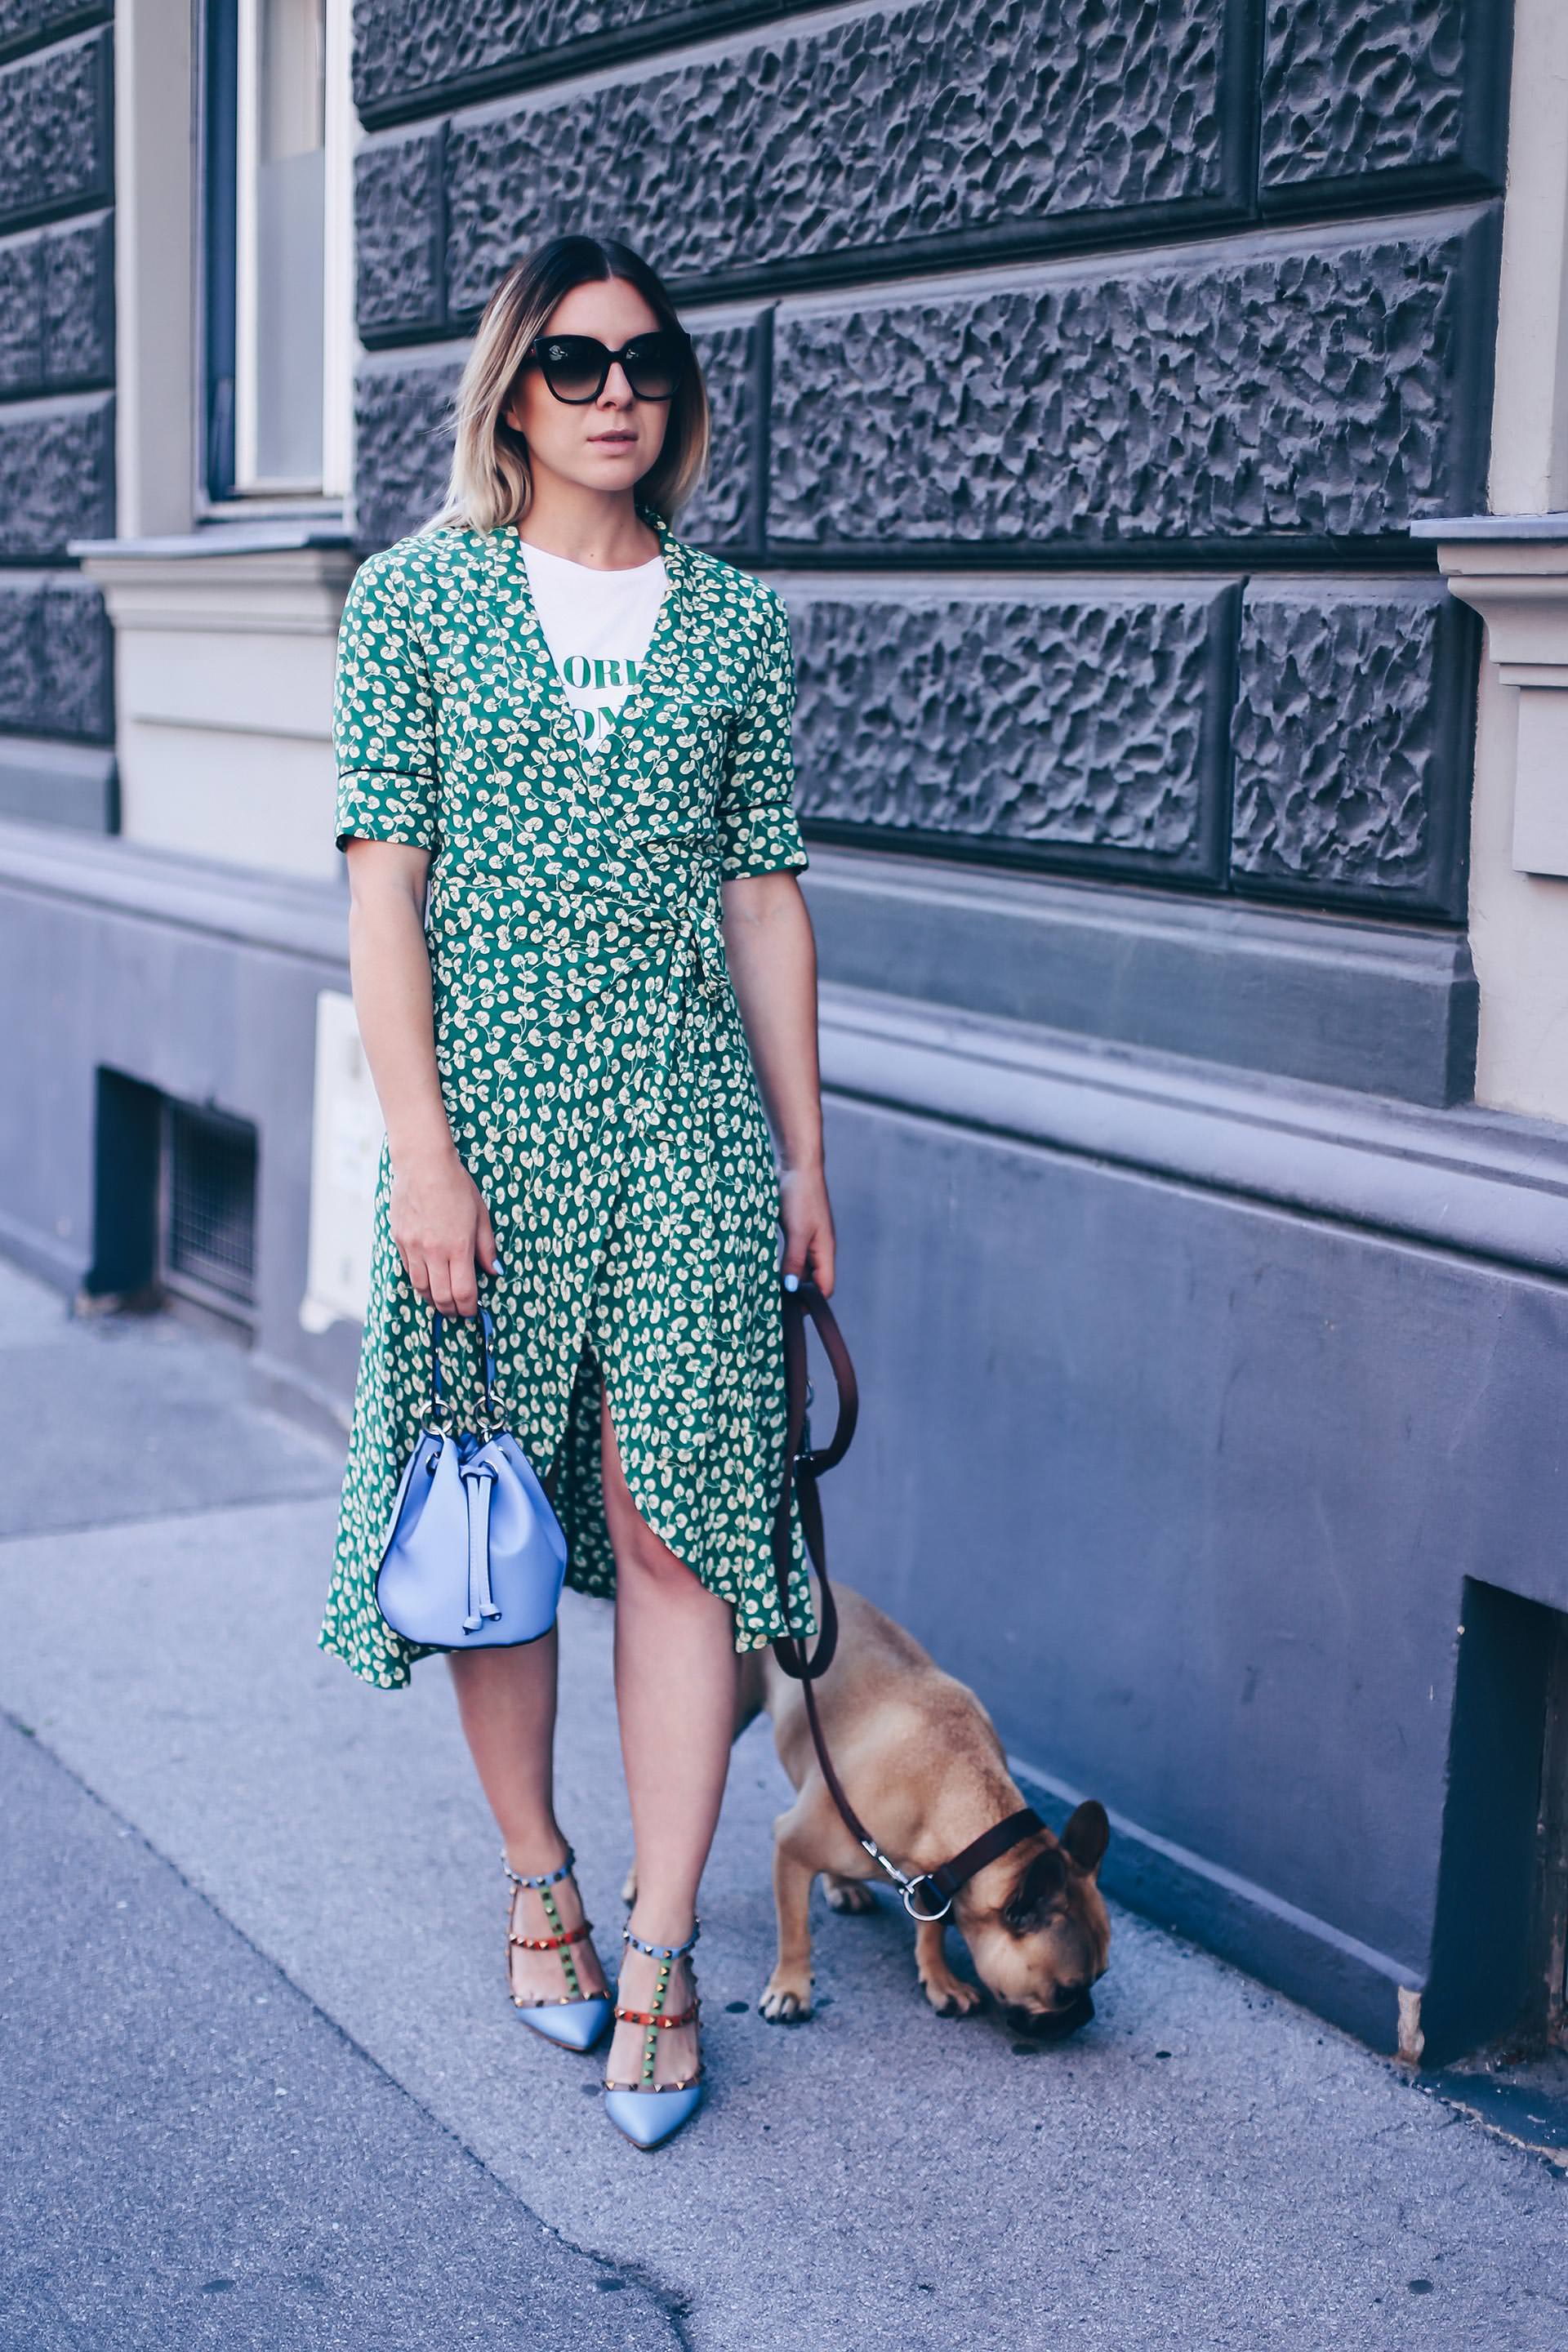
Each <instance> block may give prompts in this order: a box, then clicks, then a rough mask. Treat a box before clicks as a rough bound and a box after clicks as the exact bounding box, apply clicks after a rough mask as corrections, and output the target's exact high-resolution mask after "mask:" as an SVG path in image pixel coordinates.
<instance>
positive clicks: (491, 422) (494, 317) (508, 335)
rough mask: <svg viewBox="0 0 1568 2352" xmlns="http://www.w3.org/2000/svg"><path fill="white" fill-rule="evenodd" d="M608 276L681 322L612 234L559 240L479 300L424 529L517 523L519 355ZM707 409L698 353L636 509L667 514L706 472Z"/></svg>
mask: <svg viewBox="0 0 1568 2352" xmlns="http://www.w3.org/2000/svg"><path fill="white" fill-rule="evenodd" d="M605 278H624V279H625V280H626V283H627V284H628V285H630V286H634V287H635V288H636V289H637V292H638V293H639V294H640V295H641V296H642V297H643V299H644V300H645V301H646V302H647V304H648V306H649V308H650V309H651V310H653V312H654V313H655V315H656V317H657V318H658V322H659V324H660V326H661V327H677V328H678V327H679V324H680V321H679V319H678V317H677V316H676V312H675V306H674V304H673V303H672V302H671V300H670V299H669V296H668V294H667V293H666V291H665V289H664V286H663V284H662V282H661V280H660V279H659V278H658V274H657V273H656V272H655V271H654V270H653V269H651V268H649V266H648V264H647V262H646V261H644V259H643V258H642V256H641V255H640V254H638V253H636V252H634V251H633V250H632V248H631V247H630V246H627V245H622V244H621V243H620V242H619V241H618V240H617V239H615V238H600V237H594V236H556V237H552V238H551V239H550V240H549V241H548V243H546V244H544V245H542V246H539V247H536V249H535V250H534V251H533V252H532V253H531V254H530V255H529V256H528V257H527V258H526V259H525V260H522V261H520V262H518V263H517V264H516V265H515V267H514V268H510V269H509V270H508V271H507V273H506V276H505V277H504V278H502V279H501V281H500V285H499V286H498V287H497V288H496V289H495V291H494V293H493V294H492V295H491V296H490V299H489V301H488V302H487V303H486V304H485V308H484V313H483V316H482V317H481V318H480V320H479V331H478V333H477V334H476V335H475V337H474V343H473V349H472V350H471V351H470V352H469V353H468V362H467V364H466V365H465V367H464V369H463V373H462V378H461V381H460V382H459V383H458V390H457V395H456V398H455V400H454V402H453V407H452V417H451V424H450V428H449V429H450V431H451V433H452V436H453V448H452V471H451V477H450V479H449V481H448V483H447V497H446V500H445V502H444V504H443V505H442V506H441V507H440V508H439V509H437V512H436V513H435V514H433V515H432V516H431V518H430V520H429V521H428V522H427V523H426V525H425V528H426V530H460V529H464V528H467V529H469V530H497V529H498V528H499V527H500V525H502V524H503V523H510V522H516V521H518V520H520V519H521V516H522V515H523V514H525V513H526V512H527V509H528V504H529V501H530V499H531V497H532V495H533V477H532V473H531V468H530V466H529V459H528V444H527V443H526V441H525V440H524V439H523V437H522V435H521V433H520V432H518V430H517V428H516V427H515V425H509V424H508V423H507V420H506V415H505V411H506V409H507V408H508V406H509V405H510V402H511V399H512V395H513V393H514V391H515V388H516V384H517V379H518V375H519V373H520V372H521V367H522V363H523V354H524V352H526V351H527V349H528V347H529V345H530V343H531V342H532V341H533V339H534V337H535V336H536V335H541V334H542V333H543V332H544V330H545V328H546V326H547V324H548V323H549V320H550V316H551V313H552V310H554V309H555V306H556V304H557V303H558V302H559V301H560V300H561V299H562V298H563V296H564V295H566V294H569V293H570V292H571V290H572V289H573V287H574V286H582V285H584V284H589V283H593V282H596V281H601V280H603V279H605ZM709 437H710V409H709V405H708V389H707V386H706V384H705V383H703V381H702V371H701V369H700V366H699V364H698V361H697V355H696V352H691V353H690V356H689V361H688V364H687V369H686V373H685V374H684V375H683V377H682V378H681V381H680V383H679V384H678V385H677V386H676V390H675V395H674V397H673V399H672V400H671V401H670V404H669V421H668V425H667V426H666V428H665V436H664V446H663V447H662V448H661V449H660V451H659V453H658V457H656V458H655V460H654V462H653V464H652V465H651V466H650V467H648V469H647V473H646V474H645V475H644V476H643V477H642V478H641V480H640V481H639V482H638V483H637V501H638V503H639V505H643V506H647V507H651V508H652V509H654V510H655V511H656V512H657V513H658V514H659V515H661V516H662V517H663V518H664V520H666V521H668V520H671V519H672V517H673V516H674V514H675V513H676V511H677V510H678V509H679V508H680V507H682V506H683V505H684V504H685V503H686V500H687V499H689V497H690V496H691V493H692V491H693V490H694V489H695V488H697V486H698V484H699V483H700V481H701V480H702V479H703V478H704V477H705V476H706V473H707V470H708V454H709Z"/></svg>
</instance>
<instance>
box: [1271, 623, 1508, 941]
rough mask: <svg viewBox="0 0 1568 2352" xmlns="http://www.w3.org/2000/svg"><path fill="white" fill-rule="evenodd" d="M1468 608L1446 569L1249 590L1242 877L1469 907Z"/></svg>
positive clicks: (1398, 902) (1358, 899) (1433, 906)
mask: <svg viewBox="0 0 1568 2352" xmlns="http://www.w3.org/2000/svg"><path fill="white" fill-rule="evenodd" d="M1470 618H1471V616H1470V615H1469V614H1467V613H1465V612H1464V610H1463V608H1462V607H1460V606H1458V605H1457V604H1455V603H1454V602H1453V600H1452V599H1451V598H1450V597H1448V596H1447V594H1446V593H1445V591H1444V589H1443V587H1442V584H1441V583H1440V582H1434V583H1431V584H1430V585H1428V584H1427V583H1425V582H1420V583H1415V582H1412V583H1398V584H1394V583H1386V582H1378V583H1373V582H1368V583H1366V584H1365V585H1364V586H1362V587H1356V588H1353V589H1351V588H1346V589H1342V590H1339V591H1335V590H1333V589H1331V588H1330V587H1329V586H1328V585H1327V584H1326V583H1323V584H1317V583H1314V584H1311V585H1305V584H1292V585H1290V586H1289V587H1285V586H1267V587H1263V586H1255V587H1253V588H1252V589H1251V590H1249V591H1248V593H1247V599H1246V602H1245V604H1244V607H1243V612H1242V621H1241V633H1240V651H1239V657H1238V662H1237V693H1236V709H1235V714H1234V718H1233V721H1232V740H1233V744H1234V750H1235V762H1236V776H1235V812H1234V817H1233V822H1232V851H1231V871H1232V877H1233V879H1234V880H1235V882H1236V885H1237V888H1239V889H1254V890H1265V891H1268V892H1270V893H1272V894H1275V895H1280V896H1286V897H1291V898H1311V899H1316V900H1320V901H1322V902H1325V903H1339V904H1350V905H1353V904H1357V903H1362V904H1366V905H1369V906H1377V905H1382V906H1387V907H1390V908H1409V909H1411V910H1412V911H1421V912H1427V913H1435V914H1447V915H1452V916H1455V917H1458V916H1460V915H1462V913H1463V911H1464V898H1463V878H1464V839H1465V822H1464V820H1465V810H1466V805H1467V800H1468V782H1469V756H1470V725H1469V719H1468V709H1469V698H1470V693H1471V688H1472V680H1473V677H1474V672H1475V664H1476V650H1475V637H1474V634H1473V631H1472V629H1471V627H1470V625H1469V624H1470Z"/></svg>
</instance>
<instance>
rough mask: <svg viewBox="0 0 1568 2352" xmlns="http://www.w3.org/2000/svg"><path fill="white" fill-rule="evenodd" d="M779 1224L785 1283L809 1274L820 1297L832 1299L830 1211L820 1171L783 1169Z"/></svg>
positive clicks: (780, 1187) (831, 1227) (825, 1181)
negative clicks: (781, 1230)
mask: <svg viewBox="0 0 1568 2352" xmlns="http://www.w3.org/2000/svg"><path fill="white" fill-rule="evenodd" d="M779 1222H780V1223H781V1224H782V1225H783V1227H784V1263H783V1265H782V1266H781V1267H780V1269H779V1271H780V1272H781V1274H783V1276H784V1280H785V1281H786V1282H787V1281H788V1280H789V1278H790V1276H792V1275H794V1276H796V1277H797V1278H798V1276H801V1275H803V1274H809V1275H810V1276H811V1278H812V1280H813V1282H815V1283H816V1286H817V1288H818V1290H820V1291H821V1293H822V1295H823V1297H824V1298H831V1297H832V1296H833V1259H834V1240H833V1211H832V1210H831V1209H830V1208H829V1206H828V1204H827V1179H826V1176H825V1175H824V1174H823V1172H822V1171H821V1169H820V1168H786V1169H785V1170H784V1173H783V1175H781V1177H780V1178H779Z"/></svg>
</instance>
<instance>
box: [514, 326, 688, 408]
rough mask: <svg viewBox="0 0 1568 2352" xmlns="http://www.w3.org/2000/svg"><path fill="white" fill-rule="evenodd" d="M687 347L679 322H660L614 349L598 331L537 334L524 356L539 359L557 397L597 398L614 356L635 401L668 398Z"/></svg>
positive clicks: (682, 367)
mask: <svg viewBox="0 0 1568 2352" xmlns="http://www.w3.org/2000/svg"><path fill="white" fill-rule="evenodd" d="M690 348H691V341H690V338H689V335H688V334H687V332H686V331H685V329H684V328H683V327H676V328H670V327H658V328H655V329H654V330H653V331H652V332H651V333H650V334H647V335H634V336H633V337H632V340H631V341H630V342H629V343H623V344H622V345H621V348H620V350H619V351H618V352H612V351H610V350H609V349H608V348H607V347H606V346H605V344H604V343H602V342H600V341H599V339H598V337H597V336H596V335H536V336H535V337H534V339H533V341H532V342H531V343H530V344H529V346H528V349H527V350H526V351H525V352H524V353H523V355H522V356H523V361H524V363H525V364H526V362H528V361H530V360H537V361H538V362H539V364H540V367H541V369H542V372H543V375H544V381H545V383H547V384H548V385H549V386H550V389H551V391H552V393H553V394H555V397H556V399H557V400H568V401H572V402H574V403H577V404H582V403H584V402H586V401H590V400H597V399H598V397H599V394H601V393H602V392H603V391H604V389H605V384H606V383H608V381H609V375H610V370H611V368H612V367H613V365H614V364H615V362H616V360H619V362H620V363H621V365H622V367H623V368H624V369H625V370H626V382H627V383H629V384H630V386H631V388H632V391H633V393H634V394H635V395H636V397H637V399H638V400H669V399H672V398H673V397H674V394H675V390H676V387H677V385H678V384H679V382H680V379H681V376H682V374H683V373H684V372H685V368H686V362H687V354H688V352H689V350H690Z"/></svg>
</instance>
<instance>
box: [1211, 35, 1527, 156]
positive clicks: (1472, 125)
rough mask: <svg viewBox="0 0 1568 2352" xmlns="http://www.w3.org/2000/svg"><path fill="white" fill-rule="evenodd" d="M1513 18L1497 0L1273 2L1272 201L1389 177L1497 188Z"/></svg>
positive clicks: (1268, 127)
mask: <svg viewBox="0 0 1568 2352" xmlns="http://www.w3.org/2000/svg"><path fill="white" fill-rule="evenodd" d="M1507 17H1508V11H1507V9H1506V7H1503V6H1501V5H1496V0H1315V5H1313V6H1311V7H1303V6H1302V5H1300V0H1269V6H1268V16H1267V20H1266V25H1265V31H1264V51H1263V86H1262V106H1261V121H1260V152H1259V157H1258V178H1259V183H1260V185H1261V187H1262V189H1263V192H1264V195H1265V200H1266V201H1267V200H1268V196H1269V195H1270V194H1278V195H1281V196H1284V195H1286V194H1288V192H1289V191H1290V190H1292V189H1300V190H1301V191H1303V193H1305V192H1306V191H1308V190H1313V191H1318V190H1321V187H1322V186H1323V184H1328V183H1332V184H1339V183H1345V182H1352V183H1353V182H1355V181H1358V180H1363V179H1373V180H1384V181H1385V180H1387V179H1388V178H1390V177H1391V176H1394V177H1397V178H1398V179H1399V180H1400V181H1401V182H1402V183H1406V184H1415V183H1421V184H1432V185H1435V186H1440V185H1441V184H1443V183H1444V182H1445V181H1448V182H1450V183H1451V182H1454V181H1462V180H1468V179H1473V178H1479V179H1484V180H1486V181H1487V182H1489V184H1491V185H1493V186H1496V185H1498V184H1500V173H1501V154H1500V136H1499V133H1500V109H1499V107H1498V105H1497V98H1498V94H1499V86H1500V81H1501V65H1502V58H1503V55H1504V54H1505V53H1506V47H1507V31H1508V26H1507ZM1369 193H1370V192H1369Z"/></svg>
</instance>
